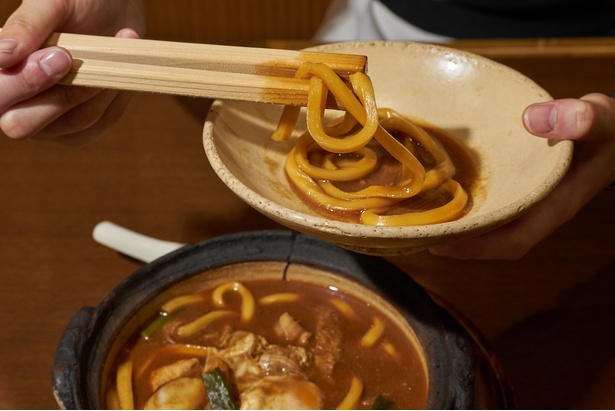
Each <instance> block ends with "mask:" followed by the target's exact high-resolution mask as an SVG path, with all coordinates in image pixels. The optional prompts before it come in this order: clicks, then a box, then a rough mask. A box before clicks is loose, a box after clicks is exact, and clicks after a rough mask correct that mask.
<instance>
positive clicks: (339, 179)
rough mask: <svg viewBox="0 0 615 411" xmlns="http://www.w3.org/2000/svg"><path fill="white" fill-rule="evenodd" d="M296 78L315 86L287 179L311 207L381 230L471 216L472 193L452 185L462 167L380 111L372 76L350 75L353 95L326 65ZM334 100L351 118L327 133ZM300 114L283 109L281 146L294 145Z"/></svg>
mask: <svg viewBox="0 0 615 411" xmlns="http://www.w3.org/2000/svg"><path fill="white" fill-rule="evenodd" d="M296 77H297V78H305V79H308V78H309V81H310V88H309V97H308V104H307V110H306V123H307V131H306V132H305V133H304V134H303V135H301V136H300V137H299V138H298V139H297V142H296V144H295V146H294V147H293V149H292V150H291V151H290V153H289V154H288V157H287V159H286V164H285V171H286V174H287V176H288V178H289V180H290V182H291V183H292V185H293V186H294V188H295V189H296V190H297V191H298V192H299V193H300V195H301V197H302V198H304V199H305V200H306V202H307V203H308V204H310V205H312V206H314V208H316V210H321V211H326V212H327V215H330V214H331V212H333V213H339V214H340V215H342V216H344V215H346V216H348V215H357V216H358V220H359V222H361V223H363V224H367V225H379V226H407V225H423V224H434V223H442V222H446V221H451V220H455V219H457V218H459V217H461V216H462V215H464V214H465V213H466V212H467V207H468V200H469V197H468V193H467V192H466V190H465V189H464V188H463V187H462V186H461V185H460V184H459V182H457V181H456V180H454V179H453V177H454V175H455V166H454V164H453V162H452V161H451V159H450V157H449V155H448V153H447V152H446V150H445V149H444V148H443V146H442V145H441V143H440V142H439V141H438V140H437V139H436V138H435V137H434V136H432V135H430V134H429V133H428V132H427V131H426V130H425V129H424V128H423V127H421V126H420V125H418V124H416V123H415V122H412V121H410V120H408V119H407V118H405V117H403V116H402V115H400V114H399V113H397V112H395V111H393V110H391V109H378V107H377V106H376V99H375V93H374V88H373V86H372V83H371V80H370V78H369V77H368V76H367V75H366V74H364V73H360V72H359V73H354V74H351V75H350V76H349V83H350V87H349V86H347V85H346V83H345V82H344V80H342V79H341V78H340V77H339V76H338V75H337V74H336V73H335V72H334V71H333V70H331V69H330V68H329V67H327V66H326V65H324V64H321V63H310V62H307V63H304V64H302V65H301V66H300V68H299V69H298V71H297V73H296ZM329 93H331V94H332V95H333V96H334V97H335V99H336V100H337V101H338V102H339V104H341V105H342V106H343V107H344V108H345V110H346V112H345V114H344V115H343V116H342V117H341V118H340V119H338V120H337V121H336V122H334V123H333V124H328V125H326V124H325V108H326V102H327V98H328V97H329ZM300 111H301V109H300V108H299V107H294V106H286V107H285V108H284V111H283V113H282V116H281V118H280V122H279V124H278V127H277V129H276V130H275V132H274V133H273V136H272V138H273V139H274V140H276V141H286V140H288V139H289V138H290V136H291V133H292V132H293V130H294V128H295V126H296V123H297V120H298V117H299V114H300ZM391 164H393V166H391ZM336 215H337V214H336Z"/></svg>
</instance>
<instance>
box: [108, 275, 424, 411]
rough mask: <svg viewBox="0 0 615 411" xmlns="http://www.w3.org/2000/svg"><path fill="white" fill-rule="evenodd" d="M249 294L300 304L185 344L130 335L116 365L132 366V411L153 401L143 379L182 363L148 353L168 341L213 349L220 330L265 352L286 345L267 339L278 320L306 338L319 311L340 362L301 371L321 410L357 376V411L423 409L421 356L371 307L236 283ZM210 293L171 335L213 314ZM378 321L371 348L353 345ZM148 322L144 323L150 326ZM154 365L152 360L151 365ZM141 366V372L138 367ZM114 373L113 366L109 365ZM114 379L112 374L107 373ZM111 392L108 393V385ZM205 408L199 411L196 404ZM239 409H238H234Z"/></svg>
mask: <svg viewBox="0 0 615 411" xmlns="http://www.w3.org/2000/svg"><path fill="white" fill-rule="evenodd" d="M242 284H244V285H245V286H246V287H247V288H248V289H249V290H250V292H251V293H252V295H253V296H254V297H255V299H256V300H257V301H258V299H259V298H260V297H262V296H265V295H269V294H273V293H282V292H283V293H296V294H299V295H300V296H301V300H300V301H299V302H298V303H297V302H295V303H276V304H272V305H261V304H257V307H256V312H255V317H254V319H253V320H252V321H250V322H248V323H243V322H241V321H240V320H239V318H238V316H233V317H232V318H231V319H229V320H220V321H216V322H214V323H212V324H211V325H209V326H208V327H207V328H206V329H205V330H204V331H202V332H199V333H198V334H197V335H194V336H192V337H178V336H177V335H174V334H173V331H168V330H165V329H164V328H163V329H161V330H160V331H158V332H157V333H156V334H154V335H153V336H152V337H151V338H149V339H147V340H146V339H144V338H143V337H141V336H139V335H136V336H134V337H133V338H132V339H131V341H130V342H129V343H128V344H127V346H126V347H125V349H124V350H123V354H122V355H121V356H120V358H119V359H118V361H116V362H118V363H119V362H121V361H123V360H124V359H125V358H126V357H127V356H128V354H129V353H130V355H131V356H132V358H133V361H134V371H133V372H134V374H135V376H136V377H135V382H134V393H135V406H136V407H137V408H141V407H143V405H144V404H145V401H146V400H147V398H148V397H149V396H150V395H151V394H152V392H151V390H150V389H149V388H148V387H147V384H146V379H145V378H142V377H140V376H141V375H143V376H145V375H147V374H148V373H150V372H151V371H152V370H154V369H156V368H158V367H160V366H162V365H164V364H168V363H172V362H174V361H177V360H179V359H182V358H186V357H185V356H182V355H162V354H156V355H154V353H155V352H156V351H157V350H159V349H160V348H161V347H163V346H165V345H168V344H169V343H170V342H171V341H172V342H174V343H180V344H191V345H209V344H211V343H212V342H215V341H216V338H214V334H215V333H218V332H221V330H222V328H223V327H227V326H229V325H230V326H231V327H232V328H233V329H236V330H245V331H249V332H252V333H254V334H258V335H262V336H264V337H265V338H266V339H267V341H268V342H269V343H270V344H276V345H281V346H284V345H288V344H289V343H288V342H287V341H285V339H284V338H281V337H280V336H278V335H276V333H274V332H273V325H272V324H275V323H276V322H277V320H278V318H279V317H280V315H282V314H283V313H285V312H287V313H289V314H290V315H291V316H292V317H293V318H294V319H296V320H297V321H298V322H299V323H300V324H301V325H302V326H303V327H304V328H305V329H306V330H308V331H311V332H312V333H314V330H316V323H317V321H318V319H317V315H316V312H318V310H319V309H322V307H327V308H328V309H331V310H332V311H333V312H335V313H336V315H337V316H338V318H339V321H338V322H337V323H338V324H339V331H340V332H341V335H342V336H343V337H342V342H341V344H342V345H341V351H340V352H341V358H340V360H339V361H338V362H336V364H335V366H334V368H333V374H332V375H331V376H330V377H325V376H323V375H321V374H320V373H319V372H318V369H317V367H315V366H314V364H313V363H312V364H311V365H310V366H308V367H307V369H306V370H305V372H306V374H307V375H308V377H309V379H310V380H311V381H312V382H314V383H315V384H316V385H317V386H318V387H319V388H320V389H321V390H322V392H323V393H324V408H327V409H334V408H336V407H337V405H338V404H339V403H340V402H341V401H342V399H343V398H344V396H345V395H346V393H347V391H348V387H349V386H350V380H351V378H352V376H353V375H354V376H358V377H359V378H360V379H361V380H362V381H363V384H364V392H363V396H362V400H361V403H360V404H359V405H358V407H359V408H362V409H366V408H370V407H371V405H372V403H373V401H374V399H375V398H376V397H377V396H378V395H382V396H384V397H386V398H388V399H390V400H392V401H394V403H395V407H396V408H400V409H416V408H423V407H424V405H425V403H426V397H427V388H428V378H427V375H426V371H425V369H424V364H423V362H422V359H421V355H420V353H419V351H418V349H417V348H416V346H415V344H414V343H413V342H411V341H409V340H408V338H407V334H406V333H404V332H403V331H401V330H400V329H399V328H398V327H397V325H396V324H394V323H393V322H392V321H391V320H390V319H389V318H388V317H387V316H386V315H383V314H382V313H379V312H378V311H376V310H375V309H374V307H372V306H371V305H369V304H367V303H365V302H363V301H361V300H358V299H357V298H355V297H352V296H350V295H348V294H345V293H341V292H340V291H337V290H335V289H334V288H331V289H328V288H324V287H322V286H319V285H314V284H309V283H305V282H302V281H282V280H249V281H245V282H242ZM212 292H213V289H211V288H210V289H206V290H202V291H200V292H199V294H201V295H203V296H204V297H205V298H204V301H203V302H201V303H197V304H193V305H190V306H188V307H186V308H184V309H182V310H181V311H180V312H179V313H178V314H174V315H173V317H172V319H171V320H170V321H169V322H168V323H167V325H165V327H168V328H169V330H170V329H172V326H171V325H168V324H171V322H172V321H173V322H178V323H188V322H190V321H192V320H193V319H195V318H197V317H199V316H201V315H203V314H205V313H207V312H209V311H211V310H214V309H220V308H219V307H215V306H213V304H212V303H211V294H212ZM331 299H338V300H342V301H344V302H346V303H347V304H348V305H349V306H351V307H352V309H353V310H354V312H355V313H356V316H353V317H352V318H347V317H346V316H344V315H343V314H342V313H341V312H339V310H336V309H335V308H334V306H333V305H332V304H331V302H330V300H331ZM224 301H225V305H226V307H225V309H230V310H234V311H238V312H239V311H240V308H241V298H240V297H239V296H238V294H237V293H232V292H227V293H225V294H224ZM374 316H377V317H378V318H380V319H381V320H382V321H384V323H385V334H384V335H383V336H382V337H381V338H380V339H379V340H378V343H377V344H376V345H375V346H374V347H371V348H363V347H361V346H360V344H359V340H360V339H361V337H362V336H363V335H364V334H365V333H366V331H367V330H368V329H369V328H370V326H371V324H372V319H373V318H374ZM153 320H154V319H151V320H150V321H153ZM145 326H147V324H145V325H144V327H145ZM383 341H388V342H389V343H390V344H392V345H393V346H394V347H395V349H396V354H395V355H394V356H392V355H390V354H388V353H387V352H385V350H384V349H383V347H382V342H383ZM305 348H306V349H307V350H308V352H310V353H311V354H310V355H311V356H313V353H314V351H315V349H316V347H315V338H314V335H312V337H311V339H308V342H307V344H306V345H305ZM152 358H154V359H153V360H151V359H152ZM144 364H147V365H144ZM116 366H117V365H116ZM111 375H114V373H111ZM110 385H111V386H113V385H114V383H113V382H112V383H111V384H110ZM202 405H203V406H205V405H206V404H202ZM238 405H240V404H238Z"/></svg>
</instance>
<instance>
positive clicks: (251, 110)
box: [203, 42, 572, 255]
mask: <svg viewBox="0 0 615 411" xmlns="http://www.w3.org/2000/svg"><path fill="white" fill-rule="evenodd" d="M316 50H321V51H332V52H336V53H355V54H362V55H367V57H368V70H369V71H368V74H369V75H370V77H371V79H372V81H373V84H374V88H375V92H376V98H377V103H378V105H379V107H388V108H392V109H394V110H396V111H398V112H400V113H401V114H404V115H406V116H408V117H410V118H414V119H418V120H422V121H425V122H427V123H429V124H431V125H434V126H436V127H438V128H440V129H442V130H444V131H445V132H448V133H450V134H452V135H453V136H455V137H456V138H457V139H459V140H461V141H462V142H463V144H464V145H465V146H466V148H467V149H468V150H469V152H470V155H471V157H472V158H473V160H474V162H475V163H476V166H477V169H478V173H479V177H480V178H479V182H478V185H477V189H476V190H473V191H474V192H473V193H472V195H473V206H472V208H471V210H470V212H469V213H468V214H467V215H465V216H464V217H462V218H461V219H459V220H457V221H452V222H447V223H441V224H432V225H421V226H406V227H401V226H397V227H380V226H367V225H361V224H352V223H347V222H339V221H334V220H331V219H329V218H325V217H323V216H322V215H319V214H317V213H315V212H314V211H313V210H311V209H310V207H308V206H307V205H305V204H304V203H303V202H302V201H301V200H300V199H299V198H298V197H297V196H296V195H295V193H294V192H293V190H292V188H291V187H290V185H289V183H288V181H287V179H286V176H285V173H284V161H285V158H286V155H287V153H288V151H289V150H290V148H291V147H292V145H293V144H294V141H293V139H292V138H291V140H290V141H289V142H287V143H279V142H275V141H272V140H271V138H270V137H271V134H272V131H273V130H274V128H275V126H276V124H277V121H278V120H279V116H280V112H281V107H278V106H274V105H266V104H258V103H246V102H234V101H216V102H215V103H214V104H213V106H212V108H211V110H210V113H209V115H208V118H207V120H206V124H205V128H204V133H203V137H204V147H205V151H206V153H207V157H208V158H209V161H210V162H211V165H212V166H213V168H214V170H215V171H216V172H217V174H218V175H219V176H220V178H221V179H222V181H223V182H224V183H225V184H226V185H227V186H228V187H229V188H230V189H231V190H232V191H234V192H235V193H236V194H237V195H238V196H239V197H240V198H241V199H243V200H244V201H245V202H247V203H248V204H250V205H251V206H252V207H254V208H255V209H257V210H258V211H260V212H262V213H263V214H265V215H267V216H268V217H270V218H272V219H273V220H275V221H277V222H279V223H281V224H283V225H285V226H287V227H289V228H291V229H294V230H297V231H300V232H304V233H308V234H311V235H314V236H316V237H320V238H324V239H327V240H329V241H332V242H334V243H337V244H339V245H342V246H344V247H346V248H349V249H351V250H354V251H358V252H362V253H367V254H378V255H394V254H406V253H412V252H416V251H420V250H423V249H425V248H427V247H430V246H434V245H439V244H444V243H448V242H452V241H456V240H461V239H465V238H468V237H472V236H476V235H478V234H481V233H484V232H486V231H489V230H492V229H494V228H496V227H498V226H501V225H503V224H505V223H507V222H509V221H511V220H513V219H515V218H516V217H518V216H519V215H521V214H522V213H524V212H526V211H527V210H528V209H530V208H531V207H532V206H533V205H535V204H536V203H537V202H539V201H540V200H541V199H542V198H544V197H545V196H546V195H547V194H548V193H549V192H550V191H551V190H552V189H553V187H554V186H555V185H556V184H557V183H558V182H559V180H560V179H561V178H562V177H563V176H564V174H565V172H566V170H567V168H568V166H569V163H570V160H571V157H572V143H571V142H559V143H553V142H550V141H547V140H546V139H542V138H537V137H535V136H532V135H530V134H529V133H528V132H527V131H526V130H525V129H524V128H523V125H522V123H521V116H522V113H523V111H524V109H525V108H526V107H527V106H528V105H529V104H531V103H536V102H539V101H544V100H549V99H550V96H549V95H548V94H547V92H546V91H544V90H543V89H541V88H540V87H539V86H538V85H536V84H535V83H534V82H533V81H531V80H530V79H528V78H527V77H525V76H523V75H521V74H520V73H518V72H516V71H514V70H512V69H510V68H508V67H506V66H503V65H501V64H499V63H496V62H493V61H491V60H488V59H486V58H483V57H480V56H477V55H473V54H469V53H466V52H462V51H458V50H453V49H450V48H445V47H440V46H435V45H428V44H417V43H405V42H352V43H341V44H332V45H325V46H320V47H317V48H316ZM299 134H300V133H296V135H299Z"/></svg>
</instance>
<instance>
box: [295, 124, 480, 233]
mask: <svg viewBox="0 0 615 411" xmlns="http://www.w3.org/2000/svg"><path fill="white" fill-rule="evenodd" d="M412 121H413V122H414V123H416V124H418V125H420V126H421V127H422V128H423V129H424V130H425V131H427V133H428V134H429V135H430V136H431V137H432V138H434V139H435V140H437V141H438V142H440V144H441V145H442V146H443V148H444V149H445V150H446V152H447V153H448V155H449V157H450V158H451V161H452V162H453V164H454V165H455V175H454V179H455V180H456V181H457V182H459V184H461V186H462V187H463V188H464V190H465V191H466V192H467V193H468V197H469V199H468V204H467V206H466V209H465V214H467V213H468V212H469V211H470V209H471V208H472V205H473V197H474V195H475V193H476V192H477V190H478V189H479V172H478V166H477V164H476V162H475V161H474V158H473V156H472V154H471V153H470V151H469V149H468V148H467V147H465V146H464V145H463V144H462V143H461V142H460V141H459V139H458V138H456V137H455V136H454V135H452V134H450V133H448V132H446V131H444V130H442V129H439V128H438V127H435V126H433V125H430V124H427V123H424V122H420V121H417V120H412ZM391 134H392V135H393V136H394V137H395V138H397V139H398V140H402V139H404V138H405V136H404V135H403V133H401V132H399V131H394V132H392V133H391ZM368 147H370V148H372V149H373V150H375V151H376V153H377V154H378V158H379V165H378V167H377V168H376V170H374V171H373V172H372V173H371V174H370V175H369V176H368V177H366V178H364V179H361V180H355V181H349V182H335V183H334V185H335V186H336V187H338V188H340V189H342V190H344V191H349V192H351V191H359V190H361V189H364V188H366V187H369V186H371V185H385V186H386V185H393V184H396V183H397V182H399V180H400V176H401V165H400V164H399V162H398V161H397V160H395V159H394V158H393V157H392V156H391V155H390V154H389V153H387V152H386V151H384V150H383V149H382V147H381V146H380V145H379V144H378V143H376V142H375V141H371V142H370V143H369V144H368ZM414 148H415V153H414V154H415V156H416V157H417V158H418V160H419V161H420V162H421V164H423V166H424V167H425V169H426V170H429V169H430V168H431V167H433V166H434V161H433V159H432V158H431V156H430V155H429V153H427V152H426V150H425V149H424V148H423V147H422V146H420V145H418V144H417V145H415V147H414ZM344 156H346V157H348V156H349V155H340V157H342V158H343V157H344ZM289 184H290V185H291V187H292V188H293V190H294V192H295V193H296V194H297V196H298V197H300V198H301V199H302V201H303V202H304V203H305V204H307V205H308V206H309V207H310V208H312V209H313V210H314V211H316V212H317V213H319V214H322V215H325V216H327V217H330V218H333V219H335V220H339V221H347V222H351V223H360V221H361V211H359V212H345V211H339V210H334V209H331V208H326V207H322V206H321V205H320V204H317V203H315V202H313V201H312V200H311V199H310V198H309V197H308V196H306V195H305V193H303V192H302V191H301V190H298V189H297V188H296V187H295V185H294V184H293V183H292V181H290V180H289ZM449 197H450V195H442V196H438V195H436V196H432V195H429V196H425V195H422V194H420V195H418V196H416V197H413V198H411V199H408V200H406V201H404V202H401V203H399V204H397V205H396V206H394V207H391V208H390V209H389V210H388V211H387V212H386V213H384V214H401V213H407V212H418V211H424V210H429V209H433V208H436V207H439V206H441V205H444V204H446V203H447V202H448V201H449V200H450V198H449Z"/></svg>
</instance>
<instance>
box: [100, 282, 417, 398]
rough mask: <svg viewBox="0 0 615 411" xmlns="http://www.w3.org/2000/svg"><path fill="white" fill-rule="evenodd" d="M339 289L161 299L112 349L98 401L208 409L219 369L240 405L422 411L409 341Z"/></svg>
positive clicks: (301, 285)
mask: <svg viewBox="0 0 615 411" xmlns="http://www.w3.org/2000/svg"><path fill="white" fill-rule="evenodd" d="M338 288H339V287H334V286H331V287H324V286H321V285H316V284H312V283H308V282H304V281H297V280H281V279H277V280H272V279H268V280H260V279H246V280H241V281H238V282H234V281H232V280H231V281H222V282H219V283H218V284H216V285H214V286H213V287H208V288H203V289H198V288H195V289H196V290H197V291H194V292H183V293H181V294H177V295H171V296H169V297H168V298H167V299H166V300H160V301H162V303H161V304H160V308H159V311H160V314H158V315H154V316H153V317H152V318H148V319H147V320H146V321H144V323H143V324H142V325H141V326H140V327H139V329H138V332H137V333H135V334H134V335H133V336H132V337H130V338H129V339H128V341H127V343H126V344H125V345H124V347H123V348H121V349H120V350H119V354H118V356H117V359H116V360H115V361H114V365H113V367H112V368H111V370H110V372H109V373H108V375H109V382H108V384H107V385H106V387H107V389H106V399H105V400H106V404H105V405H106V406H107V407H109V408H111V407H113V408H115V407H118V408H131V407H133V408H137V409H142V408H157V407H159V408H167V409H168V408H173V407H186V408H192V409H203V408H205V409H207V408H210V406H211V405H210V403H209V401H210V400H209V398H210V397H208V392H207V390H206V388H205V386H206V385H205V384H204V379H203V378H204V376H203V374H204V373H208V372H209V373H210V374H211V373H212V372H213V371H214V370H216V372H217V374H216V375H218V376H221V377H222V380H223V382H224V384H225V386H226V389H227V391H228V392H227V394H228V395H229V396H230V397H232V398H231V399H232V404H234V406H236V407H238V408H259V409H266V408H292V409H300V408H316V409H322V408H324V409H335V408H338V407H340V406H341V407H346V408H358V409H366V408H367V409H369V408H372V407H373V406H374V403H375V402H376V403H379V404H381V405H386V406H389V407H393V408H398V409H411V408H423V407H424V406H425V403H426V398H427V387H428V376H427V375H426V369H425V365H424V360H423V358H422V353H421V349H420V347H417V343H416V341H411V339H410V338H409V337H408V332H407V331H404V330H402V329H400V328H399V326H398V324H396V323H395V322H394V321H392V320H391V318H389V316H388V315H386V314H384V313H382V312H380V311H378V310H377V309H376V308H375V307H374V306H372V305H371V304H369V303H366V302H365V301H362V300H360V299H359V298H356V297H354V296H351V295H350V294H348V293H344V292H341V291H340V290H338ZM208 375H209V374H208ZM223 391H224V390H223ZM223 394H224V393H223ZM214 405H215V404H214Z"/></svg>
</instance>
